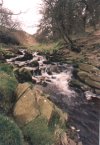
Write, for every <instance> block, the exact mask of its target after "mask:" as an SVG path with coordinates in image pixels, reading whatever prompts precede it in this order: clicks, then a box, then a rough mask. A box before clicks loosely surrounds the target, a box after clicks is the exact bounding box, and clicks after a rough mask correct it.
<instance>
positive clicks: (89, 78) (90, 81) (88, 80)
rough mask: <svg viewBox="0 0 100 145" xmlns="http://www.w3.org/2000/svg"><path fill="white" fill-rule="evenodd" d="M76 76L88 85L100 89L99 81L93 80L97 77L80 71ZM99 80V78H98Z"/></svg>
mask: <svg viewBox="0 0 100 145" xmlns="http://www.w3.org/2000/svg"><path fill="white" fill-rule="evenodd" d="M77 75H78V77H79V78H80V80H81V81H83V82H84V83H86V84H87V85H89V86H90V87H93V88H97V89H100V82H98V81H95V80H96V79H97V77H96V76H95V77H93V75H91V74H88V73H87V72H84V71H80V72H78V73H77ZM98 80H99V79H98Z"/></svg>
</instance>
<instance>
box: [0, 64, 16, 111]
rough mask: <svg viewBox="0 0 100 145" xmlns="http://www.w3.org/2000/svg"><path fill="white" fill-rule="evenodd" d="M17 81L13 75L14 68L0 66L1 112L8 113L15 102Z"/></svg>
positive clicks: (5, 65) (4, 65)
mask: <svg viewBox="0 0 100 145" xmlns="http://www.w3.org/2000/svg"><path fill="white" fill-rule="evenodd" d="M16 87H17V80H16V78H15V76H14V74H13V70H12V67H11V66H10V65H7V64H4V63H2V64H0V112H2V113H7V112H9V110H10V109H11V107H12V105H13V103H14V101H15V95H14V93H15V89H16Z"/></svg>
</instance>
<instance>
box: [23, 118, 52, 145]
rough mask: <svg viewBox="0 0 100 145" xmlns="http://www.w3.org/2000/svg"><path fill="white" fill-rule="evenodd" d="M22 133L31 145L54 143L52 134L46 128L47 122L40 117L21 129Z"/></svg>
mask: <svg viewBox="0 0 100 145" xmlns="http://www.w3.org/2000/svg"><path fill="white" fill-rule="evenodd" d="M23 133H24V135H25V137H26V138H27V139H28V140H29V141H30V143H31V145H51V144H52V143H53V142H54V137H53V133H52V132H51V131H50V130H49V128H48V122H47V120H46V119H45V118H44V117H42V116H39V117H38V118H36V119H35V120H33V121H32V122H30V123H28V124H27V125H26V126H25V127H24V129H23Z"/></svg>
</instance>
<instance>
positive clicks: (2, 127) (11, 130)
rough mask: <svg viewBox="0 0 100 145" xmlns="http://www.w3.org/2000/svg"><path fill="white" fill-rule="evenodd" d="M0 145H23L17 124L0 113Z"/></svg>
mask: <svg viewBox="0 0 100 145" xmlns="http://www.w3.org/2000/svg"><path fill="white" fill-rule="evenodd" d="M0 145H23V136H22V133H21V131H20V129H19V128H18V126H17V125H16V124H15V123H14V122H13V121H12V120H11V119H10V118H8V117H5V116H3V115H0Z"/></svg>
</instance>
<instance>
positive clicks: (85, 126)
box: [44, 86, 100, 145]
mask: <svg viewBox="0 0 100 145" xmlns="http://www.w3.org/2000/svg"><path fill="white" fill-rule="evenodd" d="M52 88H53V89H52ZM55 88H56V87H54V86H47V87H46V88H44V91H45V92H46V93H49V94H50V99H51V100H52V101H53V102H55V103H56V104H57V105H58V106H59V107H60V108H62V109H63V110H64V111H66V112H68V113H69V122H70V125H72V126H75V128H76V129H77V130H80V131H79V136H80V140H81V141H82V143H83V145H99V110H100V107H99V106H100V100H99V99H96V98H95V99H94V100H91V101H87V100H86V98H85V97H84V94H83V92H82V91H81V90H78V93H77V95H76V96H73V97H68V96H67V95H62V94H60V92H59V91H58V90H56V89H55ZM53 90H54V91H53Z"/></svg>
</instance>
